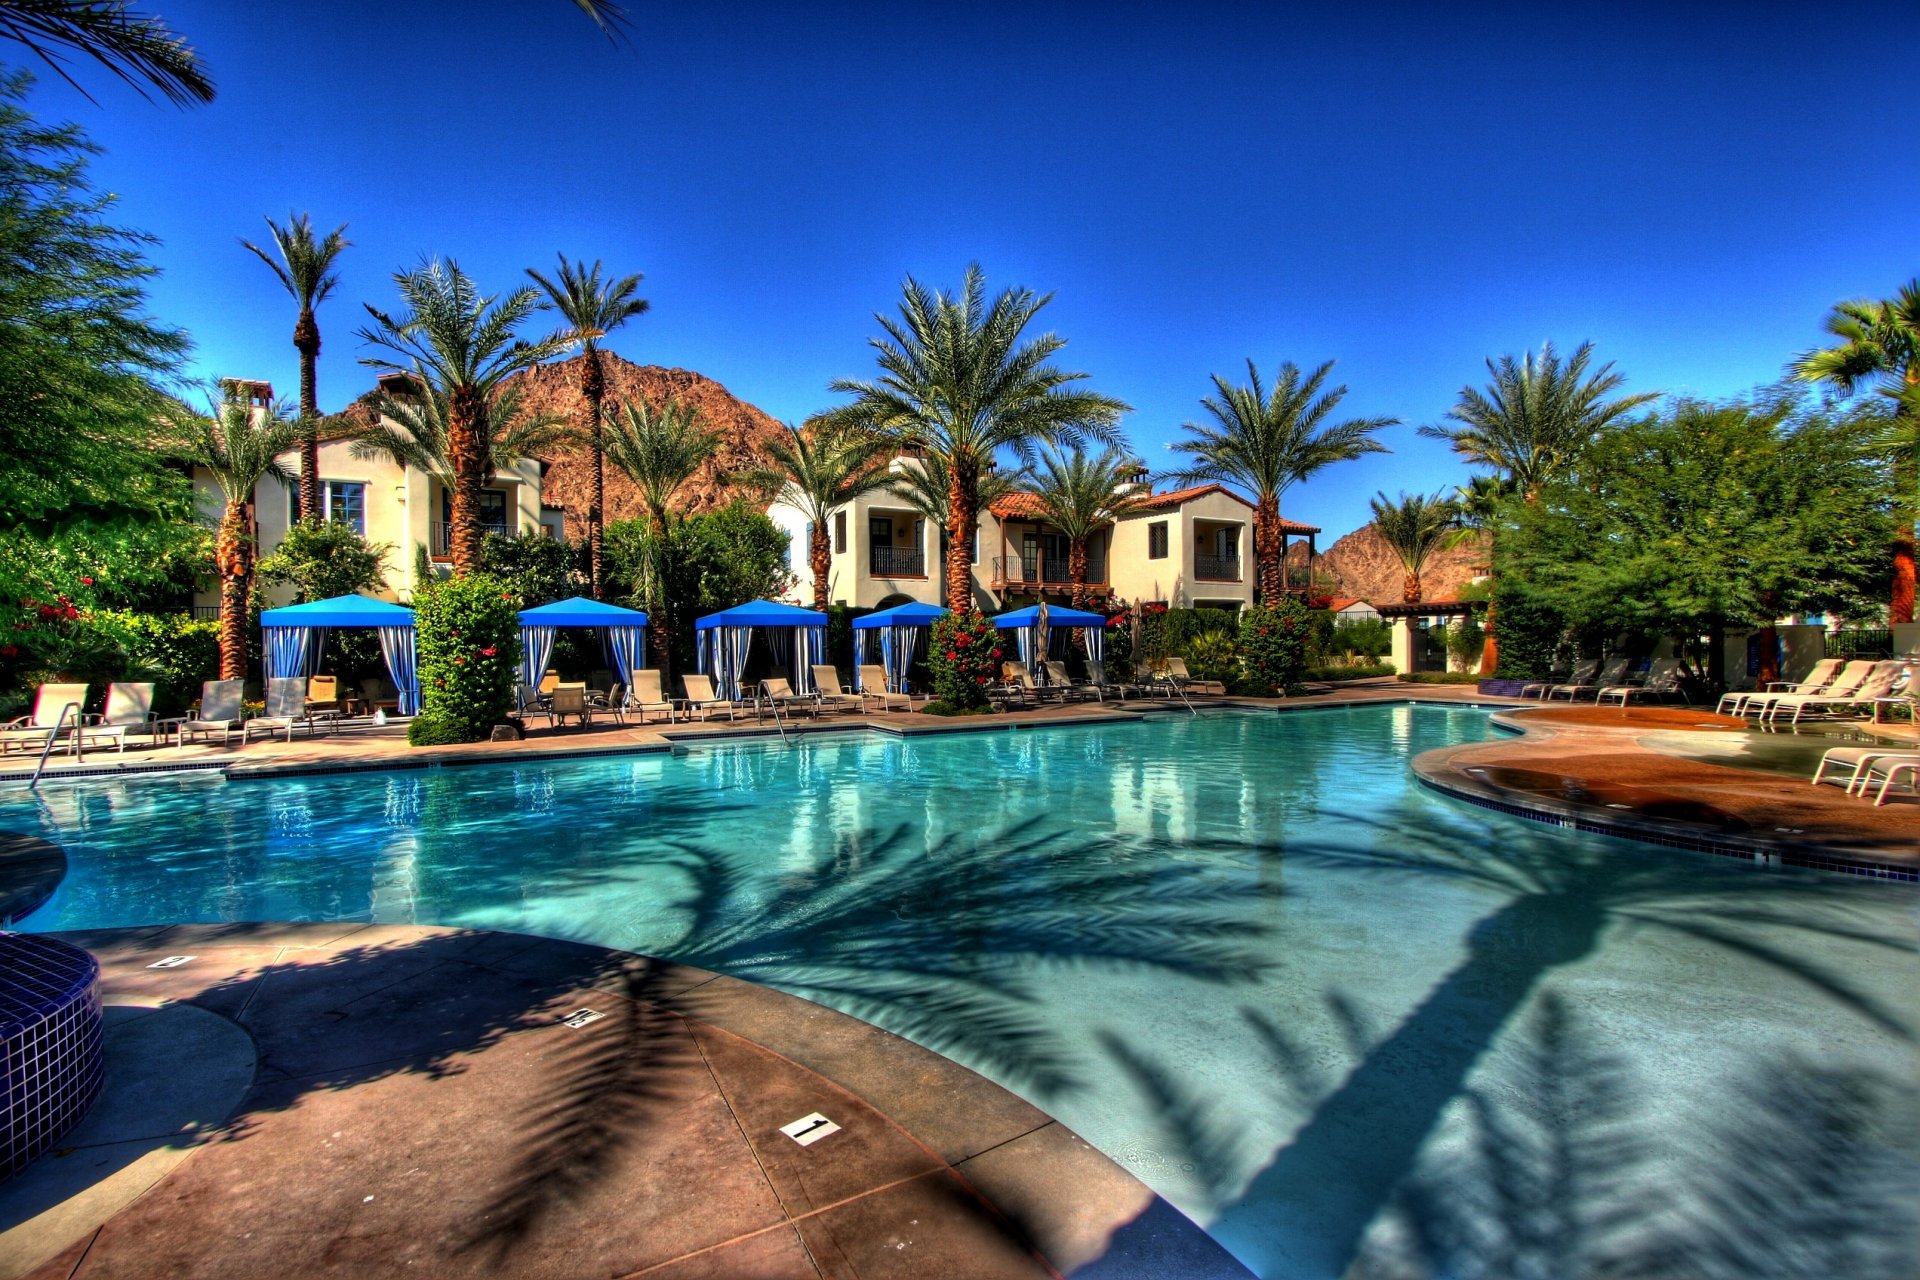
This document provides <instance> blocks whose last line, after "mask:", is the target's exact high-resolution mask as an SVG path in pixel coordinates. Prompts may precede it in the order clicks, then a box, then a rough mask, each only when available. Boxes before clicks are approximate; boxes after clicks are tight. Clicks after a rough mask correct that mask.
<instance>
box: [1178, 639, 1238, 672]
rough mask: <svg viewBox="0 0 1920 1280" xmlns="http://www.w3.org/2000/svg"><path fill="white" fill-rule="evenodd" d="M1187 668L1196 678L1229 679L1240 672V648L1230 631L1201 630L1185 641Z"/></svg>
mask: <svg viewBox="0 0 1920 1280" xmlns="http://www.w3.org/2000/svg"><path fill="white" fill-rule="evenodd" d="M1186 659H1187V670H1188V671H1189V672H1191V673H1192V675H1193V676H1194V678H1195V679H1198V680H1220V681H1226V680H1231V679H1233V678H1234V677H1235V676H1237V675H1238V674H1239V672H1240V648H1239V646H1238V645H1236V644H1235V643H1234V641H1233V633H1232V632H1230V631H1203V632H1201V633H1200V634H1199V635H1197V636H1195V637H1193V639H1191V640H1189V641H1187V652H1186Z"/></svg>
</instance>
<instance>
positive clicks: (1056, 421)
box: [831, 263, 1128, 612]
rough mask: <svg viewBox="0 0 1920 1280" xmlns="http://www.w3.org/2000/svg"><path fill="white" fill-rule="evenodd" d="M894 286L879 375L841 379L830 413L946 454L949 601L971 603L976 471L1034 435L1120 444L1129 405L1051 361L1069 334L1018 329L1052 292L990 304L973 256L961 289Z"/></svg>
mask: <svg viewBox="0 0 1920 1280" xmlns="http://www.w3.org/2000/svg"><path fill="white" fill-rule="evenodd" d="M901 293H902V298H901V302H900V314H899V316H898V318H895V319H890V318H888V317H886V316H882V315H876V316H875V317H874V319H875V320H876V321H877V322H878V323H879V325H880V328H881V330H882V331H883V334H884V336H882V337H878V338H872V339H869V340H868V341H869V345H871V346H872V347H873V349H874V350H875V352H877V356H876V360H877V363H878V364H879V366H880V376H879V377H878V378H877V379H875V380H873V381H871V382H863V381H859V380H857V379H852V378H840V379H836V380H835V381H834V382H833V383H832V384H831V389H832V390H833V391H835V392H839V393H841V394H845V395H851V396H852V397H853V401H852V403H851V404H849V405H847V406H846V407H845V408H843V409H841V410H838V411H836V414H835V416H836V418H839V419H841V420H844V421H847V422H850V423H854V424H857V425H860V426H863V427H865V428H867V429H869V430H871V431H874V432H875V433H877V434H879V435H880V436H881V437H883V438H884V439H886V440H887V441H889V442H890V443H892V444H895V445H898V446H901V447H905V448H912V449H918V450H921V451H923V452H924V453H925V454H926V455H928V456H929V457H937V458H938V459H939V460H940V462H941V463H942V465H944V466H945V468H946V470H947V476H948V489H947V565H946V571H947V605H948V607H949V608H951V609H953V610H954V611H956V612H960V611H965V610H971V609H972V608H973V566H972V560H971V550H970V549H971V547H972V546H973V531H974V525H975V523H976V522H977V520H978V519H979V512H980V479H981V476H982V475H984V474H985V473H986V472H987V471H988V470H989V469H990V468H991V466H992V464H993V462H994V459H995V456H996V455H997V454H998V453H999V452H1000V451H1001V450H1002V449H1005V450H1009V451H1011V452H1012V453H1014V454H1016V455H1017V456H1018V457H1019V458H1020V460H1021V462H1023V463H1030V462H1031V461H1032V460H1033V449H1034V446H1035V445H1036V444H1051V445H1076V444H1082V443H1084V442H1086V441H1089V440H1092V441H1097V442H1099V443H1101V444H1108V445H1118V444H1119V443H1120V438H1119V434H1118V430H1117V424H1118V423H1119V421H1120V415H1121V414H1123V413H1125V412H1126V411H1127V409H1128V406H1127V405H1125V404H1123V403H1122V402H1121V401H1119V400H1116V399H1114V398H1113V397H1111V396H1106V395H1101V394H1099V393H1098V392H1094V391H1088V390H1084V389H1079V388H1075V387H1074V386H1073V384H1074V383H1076V382H1081V381H1084V380H1085V379H1086V378H1087V375H1086V374H1084V373H1071V372H1068V371H1066V370H1063V369H1060V368H1057V367H1055V366H1054V365H1052V364H1050V363H1048V361H1049V360H1050V359H1051V357H1053V356H1054V355H1055V354H1057V353H1058V352H1059V351H1060V349H1061V348H1062V347H1064V346H1066V339H1064V338H1061V337H1058V336H1057V335H1054V334H1051V333H1044V334H1041V335H1039V336H1038V337H1035V338H1032V339H1027V338H1026V337H1025V332H1026V329H1027V326H1028V325H1029V324H1031V323H1032V322H1033V319H1034V317H1035V316H1036V315H1038V314H1039V312H1040V310H1041V309H1042V308H1043V307H1045V306H1046V305H1047V303H1048V302H1050V301H1052V299H1053V295H1052V294H1047V295H1044V296H1037V295H1035V294H1034V293H1033V291H1032V290H1030V289H1024V288H1019V287H1015V288H1011V289H1008V290H1006V291H1005V292H1004V293H1002V294H1001V295H1000V296H999V297H997V298H995V299H994V300H993V302H992V303H991V304H990V305H989V303H988V302H987V282H986V276H985V274H984V273H982V271H981V270H980V267H979V265H978V264H977V263H976V264H973V265H971V266H969V267H968V268H967V270H966V275H965V277H964V278H963V280H962V282H961V287H960V291H959V292H958V293H949V292H947V291H945V290H933V289H929V288H927V287H926V286H925V285H923V284H921V283H920V282H919V281H917V280H915V279H913V278H912V277H911V276H909V277H908V278H907V280H906V283H905V284H904V285H903V286H902V289H901Z"/></svg>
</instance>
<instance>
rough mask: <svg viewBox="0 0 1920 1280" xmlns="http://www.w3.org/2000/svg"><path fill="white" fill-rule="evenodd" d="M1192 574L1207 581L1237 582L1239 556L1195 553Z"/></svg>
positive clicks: (1238, 579)
mask: <svg viewBox="0 0 1920 1280" xmlns="http://www.w3.org/2000/svg"><path fill="white" fill-rule="evenodd" d="M1193 576H1194V577H1196V578H1202V579H1204V580H1206V581H1208V582H1238V581H1240V557H1239V556H1205V555H1197V556H1195V557H1194V558H1193Z"/></svg>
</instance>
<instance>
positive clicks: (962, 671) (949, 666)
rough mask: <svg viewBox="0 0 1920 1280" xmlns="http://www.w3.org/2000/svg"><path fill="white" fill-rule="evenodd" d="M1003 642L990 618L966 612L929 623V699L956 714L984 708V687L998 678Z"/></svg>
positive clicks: (1003, 649) (951, 614) (949, 615)
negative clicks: (931, 628) (935, 700)
mask: <svg viewBox="0 0 1920 1280" xmlns="http://www.w3.org/2000/svg"><path fill="white" fill-rule="evenodd" d="M1003 645H1004V641H1003V639H1002V638H1001V635H1000V633H999V631H997V630H995V629H994V625H993V620H992V619H991V618H986V617H982V616H981V615H980V614H978V613H975V612H973V611H972V610H971V609H969V610H968V611H967V612H965V613H950V614H948V615H947V616H946V617H944V618H940V619H938V620H936V621H935V622H934V624H933V634H932V636H931V637H930V638H929V641H928V645H927V665H928V666H929V667H931V668H932V669H933V696H934V697H935V698H936V699H938V700H939V701H941V702H944V703H946V704H947V705H948V706H949V707H951V708H953V709H954V710H956V711H961V710H966V709H969V708H972V707H984V706H985V705H987V686H988V685H991V684H993V683H994V682H995V681H996V680H998V679H999V678H1000V662H1001V660H1002V659H1003V658H1004V657H1005V656H1006V652H1007V651H1006V649H1005V648H1004V647H1003Z"/></svg>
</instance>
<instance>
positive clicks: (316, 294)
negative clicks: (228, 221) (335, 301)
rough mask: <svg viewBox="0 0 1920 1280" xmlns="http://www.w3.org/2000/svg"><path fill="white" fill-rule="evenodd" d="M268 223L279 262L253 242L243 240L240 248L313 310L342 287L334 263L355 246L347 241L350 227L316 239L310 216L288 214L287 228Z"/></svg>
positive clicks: (268, 221)
mask: <svg viewBox="0 0 1920 1280" xmlns="http://www.w3.org/2000/svg"><path fill="white" fill-rule="evenodd" d="M266 222H267V230H268V231H269V232H271V233H272V235H271V238H272V241H273V247H274V250H275V252H276V253H278V254H279V258H278V260H275V258H274V257H273V255H272V254H269V253H268V252H267V251H266V250H265V249H263V248H261V247H260V246H259V245H257V244H255V243H253V242H252V241H251V240H242V241H241V242H240V244H241V246H242V247H243V248H246V249H247V250H249V251H251V252H252V253H253V254H254V256H256V257H258V258H259V259H260V261H262V262H264V263H266V264H267V269H268V270H270V271H272V272H273V275H274V278H275V279H276V280H278V281H279V282H280V285H281V287H282V288H284V289H285V290H286V291H287V292H288V293H290V294H292V295H293V298H294V301H296V302H298V303H299V304H300V309H301V310H302V311H311V310H312V309H313V308H314V307H315V306H317V305H319V304H320V303H322V302H325V301H326V300H327V299H328V298H330V297H332V296H333V291H334V290H335V289H336V288H338V287H339V284H340V277H339V276H338V275H337V274H335V272H334V270H333V264H334V260H335V259H336V258H338V257H339V256H340V254H341V251H342V250H344V249H347V248H349V247H351V246H352V244H353V242H352V241H351V240H348V239H347V238H346V231H347V224H346V223H344V222H343V223H341V224H340V225H339V226H337V227H335V228H334V229H333V230H332V231H330V232H328V233H327V234H326V235H325V236H318V237H316V236H315V235H314V233H313V218H312V216H311V215H310V214H305V213H296V214H289V215H288V216H287V224H286V225H285V226H281V225H280V224H279V223H277V222H275V221H274V220H273V219H272V218H268V219H267V220H266Z"/></svg>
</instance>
